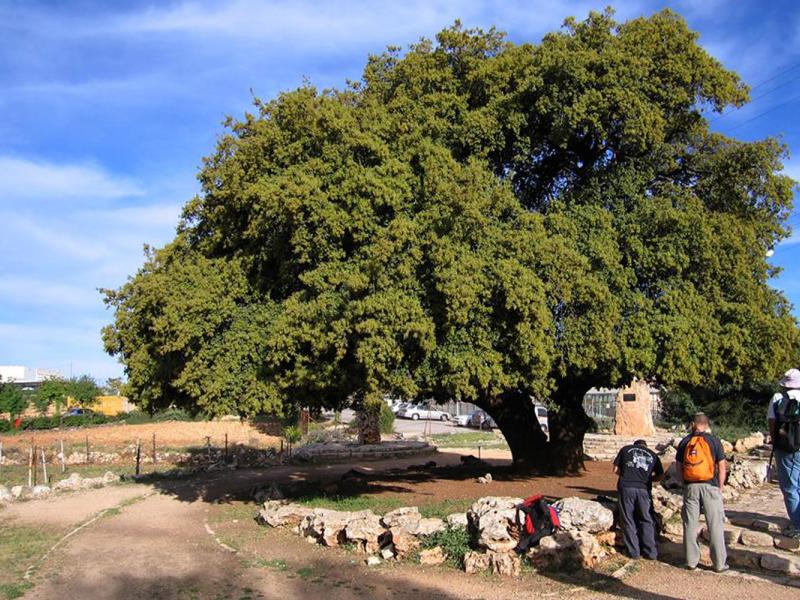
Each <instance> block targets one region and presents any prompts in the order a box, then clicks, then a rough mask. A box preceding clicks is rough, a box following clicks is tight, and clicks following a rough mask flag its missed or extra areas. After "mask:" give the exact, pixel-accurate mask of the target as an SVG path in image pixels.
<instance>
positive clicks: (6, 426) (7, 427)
mask: <svg viewBox="0 0 800 600" xmlns="http://www.w3.org/2000/svg"><path fill="white" fill-rule="evenodd" d="M6 431H11V421H9V420H8V419H0V433H4V432H6Z"/></svg>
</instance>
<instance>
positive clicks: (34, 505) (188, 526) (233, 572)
mask: <svg viewBox="0 0 800 600" xmlns="http://www.w3.org/2000/svg"><path fill="white" fill-rule="evenodd" d="M431 458H432V459H433V460H435V461H436V462H437V468H438V469H439V470H436V471H433V472H431V474H430V476H432V477H433V479H431V480H428V479H427V477H416V476H414V477H408V476H406V477H404V476H402V475H400V474H399V473H395V474H394V475H392V474H386V471H388V470H390V469H392V468H402V467H406V466H408V465H409V464H412V463H414V462H420V459H416V460H413V459H412V460H400V461H385V462H380V463H366V462H361V463H358V464H340V465H325V466H312V467H309V466H283V467H278V468H273V469H269V470H240V471H234V472H230V473H215V474H213V475H207V476H204V477H199V478H197V479H194V480H191V481H181V482H169V481H162V482H157V483H155V484H151V485H138V484H135V485H134V484H129V485H125V486H120V487H110V488H103V489H99V490H91V491H85V492H76V493H75V494H72V495H63V496H59V497H56V498H51V499H49V500H45V501H34V502H27V503H21V504H19V505H16V506H15V507H14V511H15V512H8V509H6V510H4V511H0V526H2V524H3V523H4V522H8V521H12V522H15V523H20V522H25V523H35V522H48V523H51V524H52V525H53V526H59V527H65V526H66V527H67V528H72V527H75V526H76V525H78V524H79V523H85V522H87V518H89V517H90V515H91V514H97V513H96V512H94V513H93V512H92V511H99V510H102V509H109V508H111V510H107V512H106V513H105V516H103V517H102V518H99V519H97V520H95V521H93V522H91V523H90V525H88V526H86V527H84V528H83V529H81V530H80V531H78V532H77V533H75V534H74V535H73V536H72V537H70V538H69V539H68V540H67V541H66V542H65V543H64V544H63V545H61V546H60V547H58V548H57V550H55V551H54V552H52V553H51V554H50V555H48V557H47V558H46V559H45V560H44V561H42V562H41V563H40V564H38V565H36V568H35V570H34V575H33V578H32V582H33V583H34V587H33V589H31V590H29V591H28V592H27V594H26V595H25V596H24V597H25V598H32V599H47V600H49V599H56V598H59V599H61V598H81V599H86V600H92V599H95V598H98V599H99V598H125V599H128V598H130V599H133V600H136V599H145V598H147V599H150V598H159V599H161V598H170V599H171V598H175V599H206V598H209V599H223V598H224V599H236V600H256V599H261V598H269V599H272V598H275V599H282V600H287V599H288V600H293V599H298V600H299V599H304V598H316V597H320V596H324V597H325V598H326V600H354V599H365V598H370V599H372V598H375V599H379V600H382V599H389V598H415V599H416V598H420V599H428V598H431V599H440V600H455V599H475V600H477V599H479V598H483V599H495V598H496V599H514V598H530V597H541V598H547V597H550V598H564V597H580V598H619V597H623V598H638V599H643V600H672V599H677V598H712V599H713V598H725V599H729V598H732V597H741V598H757V597H765V598H781V599H794V598H797V599H800V589H797V588H794V587H791V586H788V585H785V582H779V581H777V580H775V581H773V580H765V579H760V578H755V577H753V576H749V575H744V574H741V573H736V572H733V573H730V574H726V575H722V576H719V575H714V574H713V573H709V572H706V571H697V572H694V573H689V572H687V571H685V570H683V569H681V568H679V566H677V565H674V564H667V563H652V562H645V563H644V564H638V565H636V567H635V568H634V569H632V570H631V572H630V573H629V574H628V575H627V576H626V577H625V578H624V579H623V580H622V581H617V580H615V579H611V578H609V577H607V576H604V575H598V574H589V573H585V572H574V571H572V572H563V573H549V574H537V573H531V572H528V573H524V574H523V576H522V577H520V578H519V579H510V578H503V577H491V576H488V575H471V576H470V575H466V574H464V573H463V572H460V571H457V570H455V569H452V568H448V567H422V566H419V565H412V564H390V563H384V564H382V565H380V566H379V567H372V568H369V567H367V566H366V565H365V564H364V561H363V557H362V556H360V555H358V554H355V553H353V552H352V551H349V550H346V549H339V548H324V547H320V546H316V545H311V544H308V543H306V542H305V541H303V540H302V539H301V538H300V537H299V536H296V535H294V534H292V533H291V532H289V531H285V530H275V529H268V528H263V527H259V526H258V525H256V524H255V522H254V521H253V515H254V512H255V508H256V507H255V505H254V504H253V503H252V502H249V501H248V500H247V498H248V495H249V491H250V490H251V489H252V488H253V487H254V486H256V485H262V484H265V483H268V482H271V481H278V482H283V483H286V482H291V481H302V480H308V479H323V480H336V479H338V478H339V477H340V476H341V474H342V473H344V472H345V471H347V470H349V469H351V468H356V469H358V470H359V471H363V472H366V473H369V474H370V475H371V478H370V484H369V485H370V486H375V489H374V490H371V491H372V492H373V493H376V494H398V495H400V496H401V497H403V499H404V500H405V499H408V500H409V501H414V502H416V501H424V500H426V499H427V500H432V499H434V498H435V499H441V498H443V497H448V496H449V497H452V498H467V497H475V498H477V497H480V496H484V495H488V494H491V495H500V494H506V493H508V494H509V495H514V496H523V495H525V494H527V493H529V492H533V491H535V492H538V493H545V494H551V495H572V494H578V495H584V496H587V495H589V496H591V495H596V494H597V493H604V492H607V491H609V486H611V485H613V480H614V478H613V477H611V476H610V473H609V470H610V466H609V465H608V464H604V463H595V464H591V465H590V468H589V470H588V471H587V472H586V473H585V474H584V475H582V476H580V477H574V478H564V479H554V478H521V479H514V478H512V477H511V476H509V477H508V478H502V477H499V479H498V480H497V481H495V482H493V483H492V484H490V485H488V486H487V485H480V484H476V483H473V482H472V481H471V480H470V479H469V478H467V477H464V476H461V477H459V476H457V471H456V470H454V469H453V470H451V471H449V472H448V470H447V469H446V468H442V467H446V466H448V465H457V464H460V457H459V456H458V454H455V453H448V454H444V453H442V454H438V455H435V456H433V457H431ZM425 460H428V458H427V457H426V459H425ZM422 462H424V460H423V461H422ZM495 466H496V467H497V468H496V469H495V470H497V471H498V472H499V471H500V466H501V464H500V462H498V463H495ZM448 473H449V474H448ZM409 503H410V502H409ZM78 507H83V508H78ZM58 508H61V509H62V510H58Z"/></svg>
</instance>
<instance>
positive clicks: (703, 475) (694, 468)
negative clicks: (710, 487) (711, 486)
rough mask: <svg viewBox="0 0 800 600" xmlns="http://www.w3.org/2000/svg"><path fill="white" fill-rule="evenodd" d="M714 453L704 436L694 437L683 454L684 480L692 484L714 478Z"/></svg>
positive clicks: (690, 439)
mask: <svg viewBox="0 0 800 600" xmlns="http://www.w3.org/2000/svg"><path fill="white" fill-rule="evenodd" d="M714 467H715V464H714V453H713V452H711V446H710V445H709V444H708V440H706V438H705V436H703V435H693V436H692V437H691V438H689V443H687V444H686V451H685V452H684V453H683V480H684V481H688V482H690V483H698V482H701V481H710V480H712V479H713V478H714Z"/></svg>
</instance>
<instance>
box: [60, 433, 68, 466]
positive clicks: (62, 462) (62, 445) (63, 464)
mask: <svg viewBox="0 0 800 600" xmlns="http://www.w3.org/2000/svg"><path fill="white" fill-rule="evenodd" d="M66 470H67V462H66V457H65V456H64V438H61V472H62V473H65V472H66Z"/></svg>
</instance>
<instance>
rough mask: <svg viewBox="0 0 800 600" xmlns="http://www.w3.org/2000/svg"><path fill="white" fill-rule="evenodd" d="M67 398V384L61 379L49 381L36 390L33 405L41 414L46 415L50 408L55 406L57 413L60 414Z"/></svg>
mask: <svg viewBox="0 0 800 600" xmlns="http://www.w3.org/2000/svg"><path fill="white" fill-rule="evenodd" d="M66 398H67V389H66V382H64V381H62V380H60V379H48V380H47V381H45V382H44V383H43V384H42V385H40V386H39V389H37V390H36V393H35V394H34V396H33V404H34V406H36V410H38V411H39V412H40V413H41V414H45V413H46V412H47V410H48V409H49V408H50V406H52V405H53V404H55V406H56V413H58V414H60V413H61V409H62V407H63V405H64V403H65V401H66Z"/></svg>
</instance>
